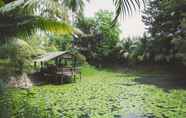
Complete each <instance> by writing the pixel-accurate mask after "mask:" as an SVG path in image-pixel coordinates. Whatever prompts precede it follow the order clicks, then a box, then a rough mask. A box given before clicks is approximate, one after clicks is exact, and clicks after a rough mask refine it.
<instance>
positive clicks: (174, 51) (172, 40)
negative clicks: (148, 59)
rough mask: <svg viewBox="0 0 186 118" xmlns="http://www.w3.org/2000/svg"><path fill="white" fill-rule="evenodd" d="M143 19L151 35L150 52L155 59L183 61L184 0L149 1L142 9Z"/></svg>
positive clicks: (185, 29)
mask: <svg viewBox="0 0 186 118" xmlns="http://www.w3.org/2000/svg"><path fill="white" fill-rule="evenodd" d="M143 21H144V23H145V25H146V26H147V30H148V32H149V33H150V35H151V36H150V38H151V43H152V45H151V50H150V54H151V55H152V56H154V58H155V59H156V60H159V61H164V62H174V63H179V62H180V61H182V62H185V61H184V60H185V54H186V47H185V45H186V40H185V39H186V38H185V37H186V35H185V34H186V27H185V24H186V1H185V0H168V1H167V0H164V1H161V0H153V1H150V2H149V4H148V5H147V8H146V10H145V11H144V16H143Z"/></svg>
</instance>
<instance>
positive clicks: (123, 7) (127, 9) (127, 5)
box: [113, 0, 146, 24]
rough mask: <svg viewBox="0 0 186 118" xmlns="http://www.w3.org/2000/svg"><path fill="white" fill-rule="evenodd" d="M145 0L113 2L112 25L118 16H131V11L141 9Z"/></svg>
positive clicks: (116, 0) (114, 0)
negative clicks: (113, 16)
mask: <svg viewBox="0 0 186 118" xmlns="http://www.w3.org/2000/svg"><path fill="white" fill-rule="evenodd" d="M145 1H146V0H113V2H114V5H115V18H114V20H113V24H115V23H116V22H117V19H118V17H119V16H126V15H131V14H132V13H133V11H136V10H137V9H140V8H141V5H142V4H145Z"/></svg>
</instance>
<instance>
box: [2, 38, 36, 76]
mask: <svg viewBox="0 0 186 118" xmlns="http://www.w3.org/2000/svg"><path fill="white" fill-rule="evenodd" d="M33 54H34V50H33V48H32V47H31V46H30V45H29V44H28V43H27V42H25V41H24V40H21V39H14V40H13V41H11V42H9V43H6V44H3V45H1V47H0V61H1V64H0V69H1V70H0V72H1V76H0V78H1V79H2V78H4V77H7V76H13V75H17V74H21V73H23V72H29V71H30V69H31V65H32V64H31V63H32V59H31V57H32V55H33Z"/></svg>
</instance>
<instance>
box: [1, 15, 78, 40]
mask: <svg viewBox="0 0 186 118" xmlns="http://www.w3.org/2000/svg"><path fill="white" fill-rule="evenodd" d="M37 30H43V31H46V32H53V33H58V34H70V33H72V32H73V31H74V29H73V27H72V26H70V25H68V24H67V23H65V22H57V21H55V20H51V19H46V18H43V17H36V16H10V15H4V14H0V37H1V39H4V38H9V37H14V36H18V35H22V36H29V35H30V34H31V33H33V32H35V31H37Z"/></svg>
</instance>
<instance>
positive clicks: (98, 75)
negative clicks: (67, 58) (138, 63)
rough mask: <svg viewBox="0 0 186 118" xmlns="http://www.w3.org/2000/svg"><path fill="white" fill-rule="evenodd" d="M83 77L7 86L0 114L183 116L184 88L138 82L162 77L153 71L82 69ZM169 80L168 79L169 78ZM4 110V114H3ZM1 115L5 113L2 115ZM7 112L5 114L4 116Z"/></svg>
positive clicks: (85, 117)
mask: <svg viewBox="0 0 186 118" xmlns="http://www.w3.org/2000/svg"><path fill="white" fill-rule="evenodd" d="M82 72H83V80H82V81H77V82H76V83H73V84H67V85H59V86H54V85H45V86H37V87H33V88H32V89H30V90H20V89H9V90H8V92H7V93H5V95H4V96H1V99H0V100H1V105H2V106H1V107H0V108H1V110H0V111H1V117H2V118H9V117H10V116H11V117H13V118H25V117H26V118H38V117H39V118H61V117H64V118H118V117H122V116H129V115H134V116H146V117H155V118H165V117H166V118H184V117H185V116H186V109H185V108H186V99H185V97H186V91H185V90H182V89H169V91H164V90H163V89H162V88H158V87H157V86H155V85H148V84H140V83H139V82H138V80H139V79H140V78H142V77H149V78H148V79H154V78H153V77H155V79H156V78H157V77H158V78H165V77H167V76H165V74H166V73H164V74H159V72H157V71H152V72H151V73H152V74H149V72H150V71H149V72H148V73H146V72H145V71H144V72H142V71H141V72H139V71H136V72H135V73H134V72H129V71H128V72H127V71H126V70H121V69H119V70H118V71H117V70H116V69H115V71H114V72H113V70H112V69H99V70H98V69H95V68H93V67H90V66H85V67H83V68H82ZM169 79H170V78H169ZM4 113H7V114H4ZM2 115H4V116H2ZM5 115H7V116H5Z"/></svg>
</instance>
